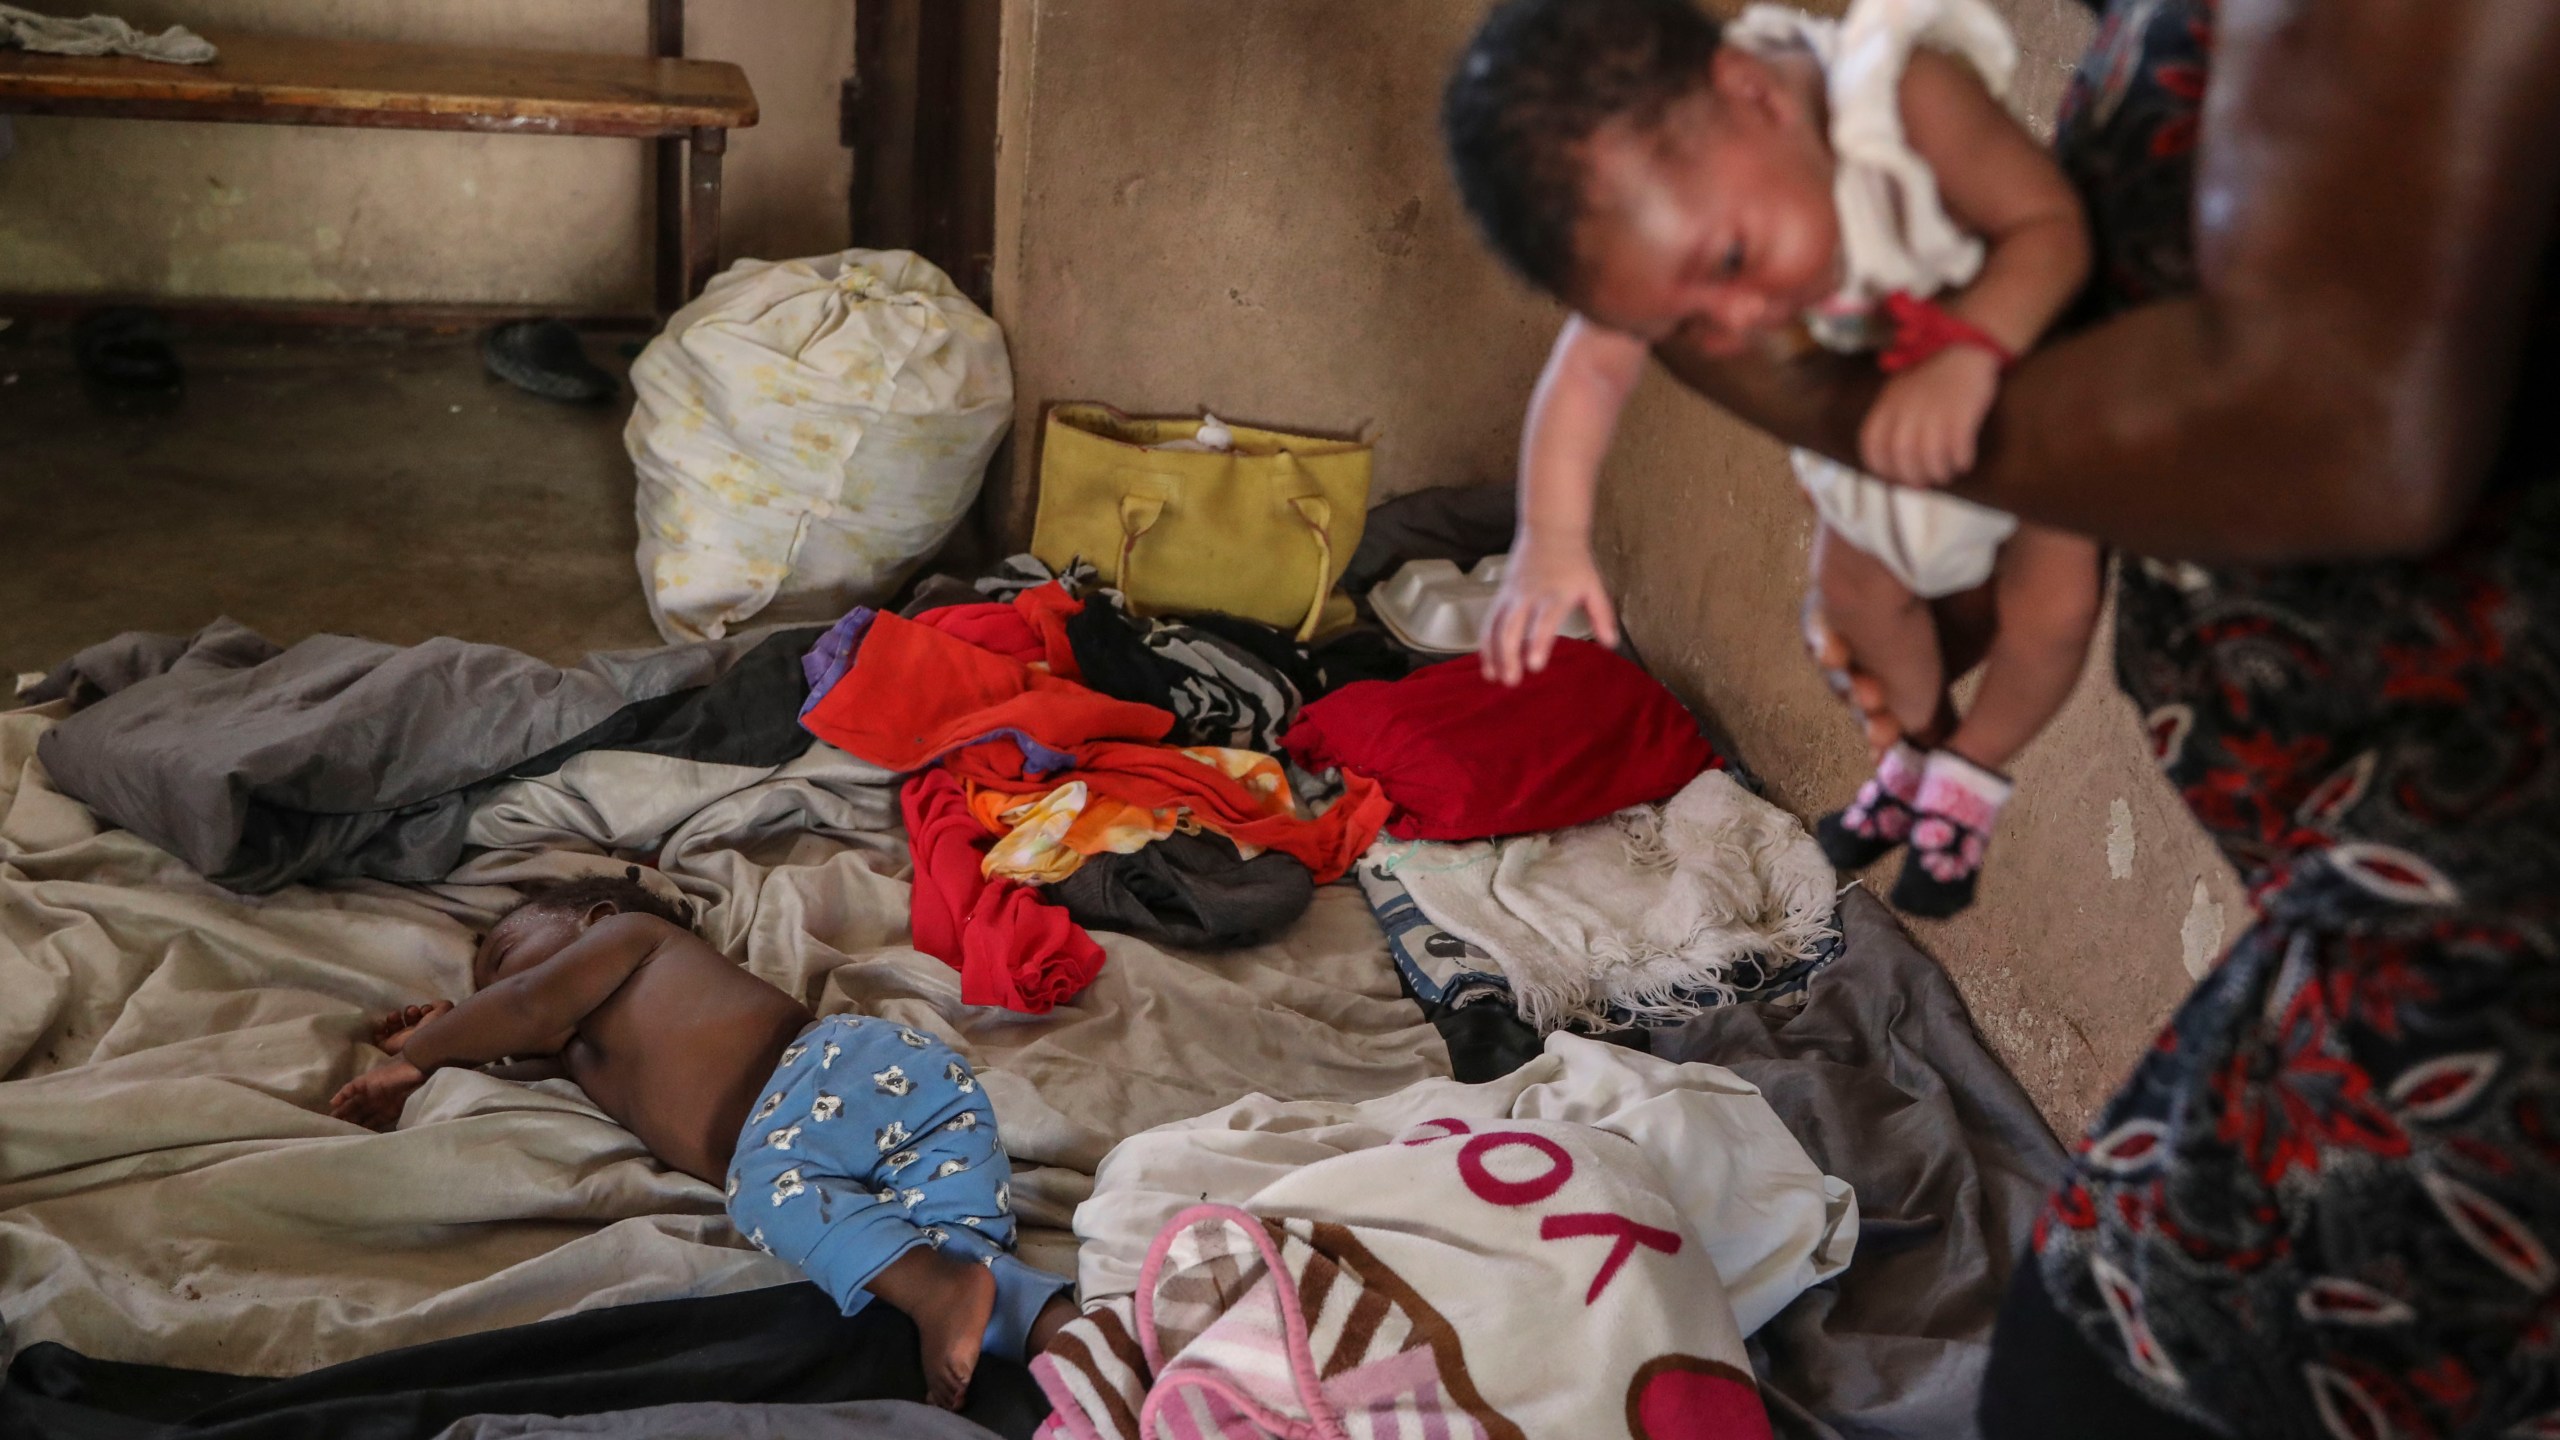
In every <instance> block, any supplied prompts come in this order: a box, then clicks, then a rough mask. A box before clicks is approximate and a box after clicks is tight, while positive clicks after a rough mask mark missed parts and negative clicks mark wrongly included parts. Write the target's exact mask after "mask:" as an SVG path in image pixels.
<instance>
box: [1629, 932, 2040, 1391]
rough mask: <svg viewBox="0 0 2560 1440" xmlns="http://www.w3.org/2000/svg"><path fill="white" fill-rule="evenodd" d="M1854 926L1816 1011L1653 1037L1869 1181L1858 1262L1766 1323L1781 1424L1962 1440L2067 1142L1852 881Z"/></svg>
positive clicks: (1862, 1193)
mask: <svg viewBox="0 0 2560 1440" xmlns="http://www.w3.org/2000/svg"><path fill="white" fill-rule="evenodd" d="M1840 923H1841V928H1842V930H1843V931H1844V932H1845V935H1846V939H1847V944H1846V947H1845V949H1844V950H1843V952H1842V953H1841V956H1840V958H1839V959H1837V960H1835V961H1833V962H1832V964H1831V967H1830V968H1829V969H1828V970H1827V971H1825V972H1824V973H1823V975H1822V976H1821V978H1820V979H1818V980H1817V981H1815V982H1814V984H1813V985H1812V987H1811V989H1810V991H1809V992H1808V998H1807V999H1806V1002H1805V1004H1804V1005H1803V1006H1802V1007H1801V1008H1798V1009H1785V1008H1780V1007H1777V1006H1770V1005H1737V1006H1731V1007H1727V1008H1723V1009H1718V1010H1710V1011H1708V1012H1707V1013H1706V1014H1704V1015H1702V1016H1700V1017H1699V1018H1697V1019H1695V1020H1692V1021H1690V1022H1688V1023H1687V1024H1685V1025H1682V1026H1680V1027H1679V1028H1677V1029H1674V1030H1663V1031H1657V1032H1655V1034H1654V1041H1653V1051H1654V1053H1655V1054H1657V1055H1661V1056H1664V1057H1666V1058H1669V1059H1674V1060H1704V1061H1711V1062H1713V1063H1715V1064H1718V1065H1724V1066H1728V1067H1730V1068H1731V1069H1733V1070H1735V1071H1736V1072H1738V1073H1739V1074H1741V1076H1742V1077H1743V1078H1744V1079H1746V1080H1749V1081H1750V1082H1751V1083H1752V1084H1754V1085H1757V1086H1759V1087H1760V1090H1761V1093H1762V1094H1763V1095H1765V1096H1767V1097H1768V1100H1769V1103H1770V1104H1771V1105H1772V1106H1774V1107H1775V1108H1776V1109H1777V1112H1778V1115H1779V1117H1780V1118H1781V1119H1783V1120H1785V1121H1786V1123H1787V1128H1788V1129H1789V1130H1790V1131H1792V1132H1794V1134H1795V1136H1796V1138H1797V1139H1798V1140H1799V1141H1801V1142H1803V1144H1804V1147H1805V1150H1806V1152H1807V1153H1809V1154H1810V1155H1811V1156H1812V1157H1813V1163H1814V1164H1816V1165H1818V1166H1820V1167H1821V1168H1822V1169H1823V1171H1824V1172H1825V1173H1827V1174H1832V1175H1837V1176H1839V1177H1840V1178H1842V1179H1844V1180H1846V1181H1848V1182H1849V1184H1850V1185H1851V1186H1852V1187H1854V1188H1855V1189H1856V1190H1857V1193H1858V1205H1859V1209H1860V1211H1861V1214H1860V1217H1859V1235H1858V1253H1857V1257H1856V1259H1854V1260H1853V1261H1852V1262H1851V1263H1850V1266H1849V1269H1848V1272H1847V1273H1846V1274H1844V1275H1842V1276H1840V1277H1839V1279H1838V1280H1837V1281H1835V1282H1833V1283H1831V1284H1828V1285H1822V1286H1817V1287H1815V1288H1814V1289H1812V1290H1809V1291H1807V1292H1805V1294H1804V1295H1802V1296H1801V1297H1799V1298H1798V1299H1797V1300H1796V1302H1795V1303H1794V1304H1792V1305H1790V1306H1789V1307H1787V1309H1785V1310H1784V1311H1781V1312H1780V1313H1779V1315H1778V1318H1777V1319H1775V1320H1773V1321H1771V1322H1770V1323H1769V1324H1768V1326H1767V1327H1766V1328H1764V1329H1763V1330H1762V1331H1761V1332H1760V1333H1759V1334H1758V1335H1757V1336H1755V1337H1753V1340H1752V1358H1753V1360H1754V1362H1755V1363H1756V1364H1757V1365H1758V1366H1759V1369H1760V1373H1761V1380H1762V1389H1763V1394H1764V1396H1765V1397H1766V1399H1767V1400H1768V1402H1769V1410H1770V1418H1771V1420H1772V1421H1774V1422H1775V1424H1776V1426H1777V1429H1778V1433H1779V1434H1781V1435H1787V1436H1794V1437H1810V1440H1887V1437H1890V1440H1923V1437H1926V1440H1961V1437H1969V1436H1972V1435H1974V1434H1975V1433H1976V1430H1975V1427H1974V1418H1973V1410H1974V1404H1975V1400H1976V1398H1977V1397H1978V1395H1979V1394H1980V1392H1981V1388H1982V1367H1983V1361H1984V1359H1985V1358H1986V1356H1987V1355H1988V1353H1989V1342H1990V1338H1991V1325H1992V1321H1993V1319H1994V1318H1995V1317H1996V1316H1997V1315H1998V1313H1999V1309H2000V1300H2001V1297H2002V1295H2003V1294H2004V1293H2005V1292H2006V1290H2007V1288H2008V1283H2009V1272H2010V1267H2011V1266H2012V1265H2013V1264H2014V1263H2015V1261H2016V1259H2017V1256H2018V1253H2019V1250H2020V1248H2021V1247H2022V1246H2024V1245H2025V1243H2026V1240H2027V1231H2028V1227H2029V1226H2030V1225H2031V1224H2032V1223H2033V1221H2034V1218H2035V1213H2036V1209H2037V1207H2038V1206H2039V1205H2040V1204H2042V1203H2043V1200H2044V1197H2045V1195H2046V1194H2047V1193H2048V1192H2049V1191H2050V1190H2051V1189H2052V1187H2053V1184H2054V1181H2055V1180H2056V1178H2057V1177H2058V1176H2059V1175H2060V1173H2061V1169H2062V1162H2063V1152H2062V1147H2061V1146H2060V1145H2058V1144H2057V1143H2056V1142H2055V1140H2054V1138H2053V1134H2052V1132H2051V1131H2050V1130H2048V1129H2046V1128H2045V1124H2044V1120H2043V1118H2042V1117H2041V1116H2040V1115H2039V1114H2038V1113H2037V1111H2036V1108H2035V1106H2034V1104H2033V1103H2032V1102H2031V1101H2029V1100H2028V1099H2027V1096H2026V1093H2025V1092H2024V1091H2022V1090H2020V1089H2019V1088H2018V1084H2017V1082H2016V1081H2015V1080H2012V1079H2011V1078H2010V1077H2009V1073H2008V1072H2007V1071H2006V1070H2004V1069H2002V1068H2001V1066H2000V1062H1999V1061H1997V1060H1995V1059H1993V1058H1992V1056H1991V1054H1990V1052H1989V1051H1988V1050H1986V1049H1984V1048H1983V1044H1982V1040H1981V1037H1980V1036H1979V1035H1977V1034H1976V1033H1975V1031H1974V1028H1973V1022H1972V1019H1971V1017H1969V1016H1968V1015H1967V1014H1966V1013H1965V1008H1964V1002H1963V1000H1962V999H1961V998H1959V997H1958V996H1957V994H1956V989H1955V985H1954V983H1953V982H1951V981H1950V980H1948V978H1947V976H1946V972H1944V971H1943V970H1940V969H1939V968H1938V966H1937V963H1936V962H1935V961H1932V960H1931V959H1930V958H1929V957H1928V956H1927V955H1925V954H1923V953H1921V951H1920V950H1919V949H1918V948H1917V947H1915V946H1914V945H1913V944H1912V943H1911V938H1910V936H1908V935H1906V934H1905V933H1903V930H1902V927H1901V926H1900V925H1899V924H1898V923H1897V922H1896V921H1895V920H1894V918H1893V915H1892V912H1890V911H1888V910H1887V909H1885V907H1884V906H1883V905H1882V904H1880V903H1878V902H1877V901H1876V899H1875V897H1873V896H1872V895H1869V894H1868V893H1867V892H1866V891H1865V890H1863V889H1858V890H1852V891H1851V892H1849V894H1848V896H1847V897H1846V898H1845V899H1844V900H1843V901H1842V902H1841V906H1840Z"/></svg>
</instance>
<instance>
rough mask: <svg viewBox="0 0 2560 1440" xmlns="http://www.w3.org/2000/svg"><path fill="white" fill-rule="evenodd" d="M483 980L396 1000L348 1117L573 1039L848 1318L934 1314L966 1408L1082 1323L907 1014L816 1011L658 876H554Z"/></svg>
mask: <svg viewBox="0 0 2560 1440" xmlns="http://www.w3.org/2000/svg"><path fill="white" fill-rule="evenodd" d="M471 983H472V989H473V994H472V995H471V997H470V998H469V999H467V1000H464V1001H463V1002H462V1003H460V1004H458V1005H456V1004H453V1003H451V1002H446V1001H439V1002H436V1003H434V1004H430V1005H413V1006H410V1007H409V1008H407V1009H406V1010H402V1011H399V1012H397V1013H394V1014H391V1015H386V1016H384V1017H382V1019H381V1020H380V1021H378V1022H377V1024H376V1030H375V1038H376V1041H377V1043H379V1044H380V1045H381V1047H382V1048H383V1049H384V1050H385V1051H387V1052H389V1053H390V1054H391V1055H392V1056H393V1057H394V1058H393V1059H392V1060H391V1062H390V1063H388V1064H386V1065H383V1066H380V1067H378V1068H376V1069H374V1070H372V1071H370V1072H368V1073H366V1074H364V1075H360V1076H358V1077H357V1078H355V1079H354V1080H351V1081H349V1082H348V1083H347V1085H346V1087H345V1088H344V1089H342V1090H340V1091H339V1092H338V1094H337V1096H336V1098H335V1099H333V1100H331V1101H330V1104H329V1109H330V1113H331V1114H333V1115H336V1116H337V1117H339V1118H340V1119H344V1120H352V1121H356V1122H357V1123H360V1124H363V1125H368V1126H371V1127H372V1128H374V1129H377V1130H380V1129H387V1128H389V1127H390V1126H392V1125H393V1124H396V1123H397V1122H398V1121H399V1118H400V1112H401V1108H402V1106H403V1105H404V1104H405V1103H406V1101H407V1100H408V1097H409V1095H410V1093H411V1092H413V1091H415V1090H416V1089H417V1088H418V1087H419V1086H420V1085H422V1084H424V1083H425V1082H426V1077H427V1076H429V1075H431V1074H433V1073H434V1072H435V1071H437V1070H438V1069H441V1068H443V1067H445V1066H449V1065H475V1066H476V1065H483V1064H488V1063H490V1062H492V1061H497V1060H502V1059H532V1058H534V1057H546V1056H549V1057H557V1059H558V1061H559V1063H560V1065H561V1067H562V1069H563V1070H564V1071H565V1072H566V1074H567V1075H568V1077H569V1078H570V1079H572V1080H574V1081H576V1082H577V1083H578V1085H579V1087H580V1088H581V1089H583V1090H585V1091H586V1092H587V1096H588V1098H589V1099H592V1100H593V1101H594V1102H595V1103H596V1104H597V1106H599V1107H600V1108H602V1109H603V1110H604V1112H605V1113H606V1114H608V1115H611V1116H612V1117H613V1118H614V1119H615V1120H617V1121H619V1122H620V1123H621V1124H622V1125H623V1126H625V1127H626V1128H628V1129H629V1130H630V1131H631V1133H632V1134H634V1135H636V1136H638V1137H639V1138H640V1141H641V1143H643V1144H645V1145H647V1146H648V1147H649V1149H650V1151H651V1152H652V1153H653V1154H655V1155H656V1156H657V1157H658V1159H659V1160H660V1161H662V1162H664V1163H665V1164H667V1165H668V1166H670V1167H672V1168H674V1169H677V1170H681V1171H684V1172H685V1173H686V1174H688V1175H694V1176H698V1177H699V1178H701V1179H704V1180H707V1181H710V1182H711V1183H712V1184H715V1185H721V1186H723V1187H724V1188H725V1189H726V1190H727V1192H728V1197H729V1214H730V1217H731V1218H732V1219H733V1220H734V1221H735V1222H736V1223H737V1227H738V1231H739V1233H740V1234H742V1235H744V1236H745V1237H746V1238H747V1239H748V1240H750V1241H752V1242H753V1243H754V1244H755V1245H757V1246H758V1247H759V1248H761V1249H763V1250H765V1251H766V1252H767V1253H769V1254H773V1255H777V1256H780V1257H781V1258H783V1259H785V1260H788V1261H790V1262H791V1263H793V1264H794V1265H797V1266H799V1267H800V1269H801V1270H802V1271H804V1272H805V1273H807V1275H808V1277H809V1278H810V1279H811V1280H814V1281H816V1282H817V1283H818V1285H819V1286H820V1287H821V1288H822V1289H824V1290H826V1291H827V1292H828V1293H829V1294H831V1295H833V1296H834V1297H835V1298H836V1301H837V1303H838V1304H840V1305H842V1306H843V1307H844V1311H845V1313H846V1314H848V1315H850V1314H852V1313H854V1312H855V1311H857V1310H859V1309H861V1308H862V1307H863V1306H864V1305H865V1304H867V1303H869V1302H870V1300H871V1298H872V1297H873V1296H877V1297H879V1298H880V1299H883V1300H886V1301H888V1302H889V1303H890V1304H891V1305H894V1306H896V1307H897V1308H898V1309H900V1310H902V1311H904V1312H906V1314H907V1315H908V1317H909V1318H911V1319H913V1320H914V1321H915V1322H916V1328H917V1329H918V1330H919V1331H920V1332H921V1333H922V1336H923V1353H924V1370H925V1382H926V1390H927V1395H926V1398H928V1399H929V1400H931V1401H932V1402H933V1403H934V1404H936V1405H941V1406H944V1407H946V1408H951V1409H957V1408H958V1407H959V1405H960V1403H961V1401H962V1400H963V1399H964V1398H965V1396H966V1394H967V1391H968V1386H969V1377H970V1375H971V1373H972V1372H973V1371H974V1370H975V1368H976V1366H977V1361H978V1355H979V1353H980V1352H981V1350H984V1351H986V1352H988V1353H992V1354H996V1355H1001V1356H1004V1357H1006V1358H1008V1359H1015V1360H1024V1359H1028V1358H1030V1356H1032V1355H1034V1354H1037V1353H1039V1351H1040V1350H1041V1349H1042V1348H1043V1347H1044V1346H1045V1345H1046V1344H1047V1341H1048V1339H1049V1337H1050V1336H1051V1335H1052V1334H1054V1333H1055V1332H1056V1331H1057V1328H1058V1327H1059V1326H1061V1325H1063V1324H1065V1323H1066V1322H1067V1321H1068V1320H1070V1319H1072V1318H1074V1315H1075V1305H1074V1302H1073V1298H1072V1296H1071V1294H1070V1293H1069V1288H1070V1283H1071V1282H1069V1281H1067V1280H1065V1279H1062V1278H1059V1277H1057V1276H1054V1275H1048V1274H1045V1273H1043V1272H1041V1271H1039V1270H1035V1269H1033V1268H1032V1267H1030V1266H1029V1265H1026V1264H1024V1263H1023V1262H1022V1261H1021V1260H1019V1259H1017V1258H1015V1256H1014V1254H1013V1228H1014V1227H1013V1214H1012V1204H1011V1197H1010V1193H1009V1190H1008V1188H1007V1177H1008V1176H1009V1175H1010V1173H1011V1167H1010V1163H1009V1162H1008V1161H1007V1160H1006V1158H1005V1153H1004V1146H1003V1144H1002V1143H1001V1142H1000V1141H999V1140H998V1138H997V1136H996V1121H995V1112H994V1110H992V1109H991V1108H989V1106H988V1104H987V1097H986V1095H985V1093H984V1092H983V1091H981V1090H980V1088H979V1086H978V1082H977V1078H976V1076H975V1075H973V1074H972V1073H971V1071H970V1069H969V1066H968V1064H967V1062H965V1061H963V1060H962V1059H961V1058H960V1057H959V1056H958V1055H957V1054H955V1053H953V1052H952V1050H951V1049H950V1048H949V1047H948V1046H946V1045H944V1044H942V1043H941V1042H940V1041H938V1040H935V1039H933V1038H932V1037H930V1036H928V1035H925V1034H923V1033H921V1032H918V1031H916V1030H912V1029H909V1028H908V1027H906V1026H904V1025H898V1024H894V1023H892V1022H890V1021H887V1020H882V1019H877V1018H872V1017H865V1016H858V1015H831V1016H828V1017H827V1018H826V1019H823V1020H821V1019H817V1018H816V1017H814V1016H812V1015H811V1014H810V1013H809V1011H808V1010H807V1008H806V1007H804V1006H802V1005H801V1004H800V1002H798V1001H797V1000H794V999H792V998H791V997H790V996H788V995H786V994H784V993H782V992H781V991H779V990H777V989H775V988H773V987H772V986H770V985H768V984H766V983H765V982H763V981H762V980H759V979H757V978H756V977H754V976H753V975H750V974H748V973H747V972H746V971H744V970H742V969H740V968H739V967H738V966H737V965H736V964H735V963H734V962H732V961H731V960H730V959H729V958H728V957H727V956H724V955H722V954H721V953H720V952H719V951H717V950H714V949H712V948H711V947H710V946H709V945H706V944H704V943H703V942H702V940H701V939H700V938H698V937H697V936H695V935H694V934H693V932H692V931H691V930H689V929H687V928H686V927H685V925H684V924H683V923H682V918H681V916H680V914H679V913H678V912H676V911H674V910H673V909H672V907H670V906H669V905H668V904H667V903H666V902H665V901H662V900H660V899H658V898H657V897H656V896H654V895H652V894H650V893H649V891H648V890H647V889H646V888H644V887H643V886H642V885H641V884H640V883H639V882H638V880H637V878H636V874H635V876H634V877H633V878H630V879H601V880H579V881H572V882H570V883H568V884H565V885H561V886H557V887H554V888H552V889H549V890H546V891H543V892H541V893H540V894H538V895H536V896H535V897H534V898H532V899H530V900H528V901H526V902H525V903H524V904H522V905H519V906H517V907H516V908H515V909H514V910H511V911H509V912H508V913H507V914H506V915H505V916H504V917H503V918H501V919H500V920H499V921H498V923H497V925H496V926H494V927H493V928H491V930H490V931H489V933H488V935H487V936H486V937H484V938H483V939H482V941H481V943H480V947H479V950H478V952H477V953H476V954H474V955H473V956H472V960H471Z"/></svg>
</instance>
